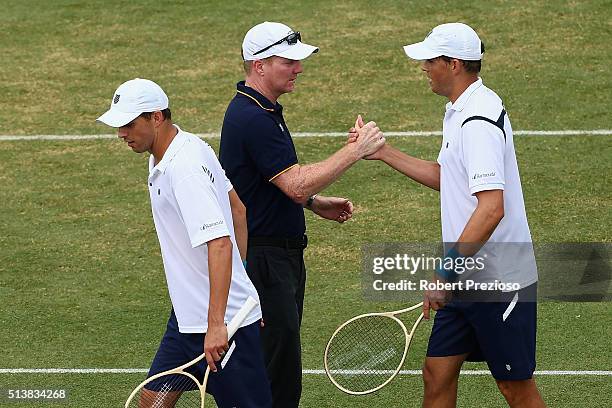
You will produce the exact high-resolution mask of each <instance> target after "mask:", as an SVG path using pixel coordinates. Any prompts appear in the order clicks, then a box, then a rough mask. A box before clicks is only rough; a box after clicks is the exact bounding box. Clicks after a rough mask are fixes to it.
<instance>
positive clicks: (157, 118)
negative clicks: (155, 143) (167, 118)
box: [152, 111, 164, 127]
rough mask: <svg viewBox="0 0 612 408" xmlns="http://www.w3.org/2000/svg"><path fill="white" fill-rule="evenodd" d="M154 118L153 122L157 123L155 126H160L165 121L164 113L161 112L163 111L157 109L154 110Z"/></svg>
mask: <svg viewBox="0 0 612 408" xmlns="http://www.w3.org/2000/svg"><path fill="white" fill-rule="evenodd" d="M152 119H153V124H154V125H155V127H158V126H160V125H161V124H162V122H163V121H164V114H163V113H161V111H155V112H153V117H152Z"/></svg>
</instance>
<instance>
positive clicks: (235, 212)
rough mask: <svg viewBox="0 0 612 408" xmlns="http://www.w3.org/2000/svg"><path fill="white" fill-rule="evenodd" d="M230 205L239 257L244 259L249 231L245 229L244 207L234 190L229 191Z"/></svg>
mask: <svg viewBox="0 0 612 408" xmlns="http://www.w3.org/2000/svg"><path fill="white" fill-rule="evenodd" d="M229 200H230V207H231V208H232V221H233V223H234V235H235V236H236V245H237V246H238V252H239V253H240V259H242V260H245V259H246V257H247V244H248V236H249V232H248V229H247V219H246V207H245V206H244V204H243V203H242V200H240V197H238V194H237V193H236V191H235V190H233V189H232V190H231V191H230V192H229Z"/></svg>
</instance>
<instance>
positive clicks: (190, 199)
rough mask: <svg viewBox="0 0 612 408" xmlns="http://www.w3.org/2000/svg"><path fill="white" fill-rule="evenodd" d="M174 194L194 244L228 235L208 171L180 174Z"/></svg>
mask: <svg viewBox="0 0 612 408" xmlns="http://www.w3.org/2000/svg"><path fill="white" fill-rule="evenodd" d="M223 182H224V183H225V180H223ZM174 196H175V198H176V201H177V203H178V206H179V210H180V213H181V217H182V219H183V223H184V224H185V228H186V229H187V233H188V235H189V240H190V242H191V246H192V247H193V248H195V247H197V246H200V245H202V244H204V243H206V242H208V241H211V240H213V239H216V238H220V237H224V236H229V235H230V233H229V229H228V226H227V225H226V222H225V219H224V217H223V212H222V210H221V206H220V203H219V199H218V197H217V193H216V189H215V185H214V183H213V182H212V180H211V179H210V178H209V177H208V175H206V174H204V173H201V174H198V173H194V174H192V175H189V176H187V177H185V178H183V179H182V180H180V181H179V182H178V183H177V184H176V185H175V186H174Z"/></svg>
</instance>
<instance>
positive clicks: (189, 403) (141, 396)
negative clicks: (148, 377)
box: [129, 374, 202, 408]
mask: <svg viewBox="0 0 612 408" xmlns="http://www.w3.org/2000/svg"><path fill="white" fill-rule="evenodd" d="M201 404H202V398H201V395H200V390H199V388H198V384H197V383H196V382H195V381H194V380H193V379H191V378H190V377H188V376H186V375H182V374H172V375H165V376H162V377H160V378H157V379H155V380H153V381H151V382H150V383H147V384H145V385H144V387H143V388H141V389H140V390H139V392H138V393H137V394H136V396H134V398H133V399H132V401H131V402H130V405H129V408H181V407H183V408H190V407H194V408H195V407H200V406H201Z"/></svg>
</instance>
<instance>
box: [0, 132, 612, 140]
mask: <svg viewBox="0 0 612 408" xmlns="http://www.w3.org/2000/svg"><path fill="white" fill-rule="evenodd" d="M513 133H514V134H515V135H517V136H609V135H612V129H593V130H515V131H514V132H513ZM384 134H385V136H386V137H394V136H404V137H405V136H441V135H442V132H441V131H424V132H421V131H409V132H384ZM197 135H198V136H199V137H202V138H217V137H219V133H218V132H210V133H197ZM292 136H293V137H339V136H346V132H295V133H292ZM116 137H117V135H116V134H112V135H109V134H105V135H30V136H24V135H0V141H12V140H25V141H27V140H97V139H115V138H116Z"/></svg>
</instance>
